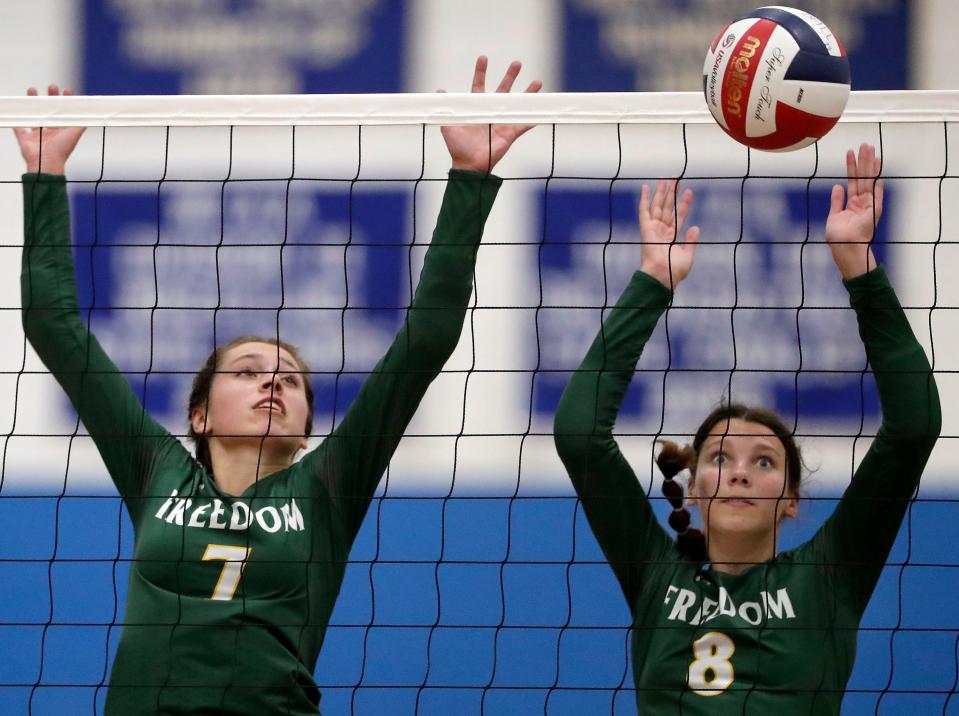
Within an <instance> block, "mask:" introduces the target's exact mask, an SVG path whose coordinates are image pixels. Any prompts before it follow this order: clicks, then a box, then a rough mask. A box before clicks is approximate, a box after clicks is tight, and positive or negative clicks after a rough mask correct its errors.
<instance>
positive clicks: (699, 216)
mask: <svg viewBox="0 0 959 716" xmlns="http://www.w3.org/2000/svg"><path fill="white" fill-rule="evenodd" d="M688 184H689V185H690V186H693V187H695V193H696V203H695V206H694V210H693V211H694V213H693V215H691V216H690V218H689V220H688V222H687V223H688V224H689V225H692V224H693V223H696V222H698V221H700V220H702V221H703V222H704V223H703V226H702V233H703V238H702V240H701V243H700V245H699V247H698V248H697V253H696V260H695V264H694V267H693V271H692V273H691V274H690V276H689V277H688V278H687V280H686V281H685V282H684V283H683V285H682V287H681V288H680V289H679V291H677V293H676V295H675V298H674V303H673V305H672V306H671V308H670V309H669V311H668V313H667V315H666V317H665V318H664V319H661V321H660V325H659V327H658V328H657V330H656V332H655V333H654V334H653V337H652V339H651V340H650V342H649V344H648V345H647V346H646V349H645V351H644V353H643V357H642V359H641V361H640V363H639V366H638V372H637V374H636V376H635V378H634V380H633V383H632V385H631V388H630V391H629V393H628V394H627V397H626V400H625V403H624V405H623V409H622V412H621V415H622V416H623V417H624V418H627V419H630V420H632V421H636V422H633V423H631V424H632V425H634V426H636V429H637V430H638V431H640V432H643V433H649V434H652V433H656V432H660V431H662V432H666V433H680V434H684V433H687V432H688V431H689V430H690V429H691V428H692V427H694V426H695V425H698V423H699V420H700V419H701V418H702V416H703V415H705V414H706V413H707V412H709V409H710V408H711V407H712V406H713V405H714V404H715V403H717V402H719V400H720V399H721V398H727V399H730V400H733V401H736V402H744V403H749V404H757V405H763V406H768V407H770V408H773V409H774V410H776V411H777V412H778V413H779V414H780V415H782V416H783V417H784V418H786V420H787V421H788V422H790V423H792V422H793V421H799V419H800V417H801V418H802V419H803V420H806V419H808V420H809V421H810V422H809V424H808V425H804V426H799V427H798V429H799V430H800V431H806V430H814V429H819V428H821V427H822V426H823V425H824V424H829V423H834V422H835V421H842V422H843V423H844V424H846V425H849V424H855V425H856V426H858V425H859V424H860V421H861V419H862V418H863V416H865V417H866V418H867V419H868V418H870V417H876V416H878V402H877V399H876V394H875V389H874V388H873V387H872V386H871V385H868V384H866V385H864V382H865V381H867V379H866V377H865V376H864V375H863V372H864V368H865V365H866V361H865V353H864V351H863V348H862V344H861V342H860V341H859V338H858V335H857V329H856V321H855V316H854V315H853V313H852V311H851V310H850V309H849V307H848V306H849V300H848V295H847V293H846V291H845V289H844V287H843V285H842V282H841V277H840V274H839V271H838V270H837V269H836V267H835V265H834V264H833V261H832V258H831V255H830V252H829V249H828V247H827V246H826V245H825V244H824V243H823V241H822V228H823V222H824V220H825V217H826V215H827V213H828V209H829V190H828V188H827V187H826V184H825V183H824V182H822V183H815V184H813V185H812V186H810V187H809V189H808V190H807V188H806V185H805V182H795V181H793V182H791V183H788V185H787V186H784V182H783V181H781V180H780V181H772V180H761V179H754V180H750V181H749V182H747V183H746V184H745V186H743V182H742V181H741V180H738V179H736V180H711V181H700V182H689V183H688ZM637 197H638V191H637V187H635V186H632V182H620V183H617V184H616V185H614V186H613V187H612V188H611V187H610V182H609V181H608V180H606V181H593V182H584V181H582V180H575V181H574V180H552V181H551V182H550V185H549V189H548V191H547V192H545V193H544V194H542V195H541V196H540V208H539V210H538V213H539V215H540V216H542V217H544V221H545V225H544V226H543V228H542V232H543V233H542V236H543V242H544V243H543V247H542V250H541V251H540V254H539V257H540V258H539V263H540V271H541V275H542V282H543V303H544V308H543V309H542V310H541V311H540V317H539V321H538V334H537V335H538V345H537V350H538V351H539V356H540V366H541V368H542V373H541V374H539V375H538V376H537V378H536V393H535V398H534V407H535V410H536V412H537V413H538V414H539V415H540V416H542V417H543V418H550V417H551V416H552V413H553V411H554V410H555V407H556V404H557V402H558V401H559V396H560V395H561V394H562V391H563V389H564V387H565V385H566V382H567V381H568V379H569V374H570V371H572V370H575V368H576V367H577V366H578V365H579V363H580V361H582V359H583V356H584V355H585V354H586V351H587V349H588V348H589V345H590V343H591V342H592V341H593V339H594V337H595V336H596V334H597V333H598V331H599V328H600V325H601V321H602V317H603V315H604V312H603V309H604V308H609V307H611V306H613V305H614V304H615V303H616V301H617V299H618V298H619V295H620V293H621V292H622V290H623V288H625V286H626V284H627V282H628V281H629V279H630V277H631V276H632V275H633V272H635V271H636V270H638V269H639V266H640V251H639V229H638V226H637V221H636V205H637ZM886 225H887V224H880V225H879V230H878V232H877V235H876V239H875V241H876V245H875V251H876V253H877V256H878V258H879V260H880V261H882V260H883V258H884V256H885V251H884V248H885V247H884V245H883V242H885V239H886V229H885V228H884V227H885V226H886ZM797 426H798V422H797Z"/></svg>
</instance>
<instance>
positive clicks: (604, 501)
mask: <svg viewBox="0 0 959 716" xmlns="http://www.w3.org/2000/svg"><path fill="white" fill-rule="evenodd" d="M675 191H676V182H663V181H661V182H659V185H658V187H657V189H656V192H655V194H654V195H653V198H652V201H651V202H650V200H649V189H648V187H646V186H643V190H642V194H641V197H640V206H639V225H640V237H641V242H642V243H641V252H642V263H641V270H640V271H638V272H636V274H635V275H634V276H633V278H632V280H631V281H630V283H629V285H628V286H627V288H626V290H625V291H624V292H623V295H622V296H621V297H620V299H619V301H618V302H617V304H616V306H615V307H614V308H613V309H612V310H611V311H610V313H609V316H608V317H607V318H606V320H605V322H604V323H603V326H602V328H601V329H600V332H599V335H597V336H596V339H595V340H594V341H593V344H592V346H590V349H589V352H588V353H587V354H586V357H585V358H584V359H583V362H582V364H581V365H580V367H579V369H578V370H577V371H576V372H575V373H574V374H573V376H572V378H571V379H570V381H569V384H568V385H567V386H566V390H565V391H563V397H562V398H561V400H560V403H559V407H558V408H557V410H556V419H555V423H554V430H553V432H554V440H555V442H556V450H557V452H558V453H559V456H560V459H561V460H562V461H563V464H564V465H565V466H566V470H567V472H568V473H569V476H570V480H571V481H572V483H573V486H574V487H575V488H576V493H577V494H578V495H579V497H580V500H581V501H582V504H583V509H584V511H585V513H586V517H587V519H588V520H589V524H590V526H591V527H592V529H593V533H594V534H595V535H596V539H597V540H598V542H599V544H600V547H602V549H603V552H604V554H605V555H606V558H607V559H608V560H609V563H610V566H611V567H612V568H613V571H614V572H615V574H616V577H617V579H618V580H619V583H620V585H621V586H622V588H623V592H624V594H625V595H626V599H627V602H628V603H629V605H630V607H632V606H633V604H634V603H635V596H636V593H637V590H638V588H639V586H640V584H641V582H642V573H643V570H644V566H645V564H646V563H648V562H649V561H650V560H655V559H656V558H657V557H658V556H660V555H662V554H664V553H665V552H666V550H667V549H668V548H669V547H670V546H671V544H672V540H671V539H670V538H669V537H668V535H667V534H666V531H665V530H664V529H663V528H662V527H661V526H660V525H659V523H658V521H657V520H656V517H655V515H654V514H653V511H652V509H651V507H650V505H649V502H648V500H647V498H646V495H645V493H644V492H643V490H642V487H641V486H640V484H639V481H638V480H637V478H636V475H635V473H634V472H633V470H632V468H631V467H630V465H629V463H628V462H627V461H626V458H625V457H624V456H623V454H622V452H620V449H619V445H618V444H617V443H616V440H615V438H614V437H613V426H614V424H615V422H616V417H617V416H618V414H619V409H620V405H621V404H622V401H623V396H624V395H625V394H626V390H627V388H628V387H629V383H630V381H631V380H632V377H633V371H634V370H635V368H636V363H637V361H638V360H639V357H640V354H641V353H642V351H643V348H644V346H645V345H646V342H647V341H648V340H649V337H650V336H651V335H652V332H653V329H654V328H655V327H656V322H657V321H658V320H659V317H660V315H661V314H662V313H663V311H665V310H666V308H667V306H668V305H669V303H670V300H671V297H672V292H671V289H675V287H677V286H678V285H679V284H680V283H681V282H682V281H683V280H684V279H685V278H686V276H687V274H688V273H689V271H690V269H691V267H692V261H693V254H694V251H695V244H696V241H697V240H698V238H699V229H698V227H691V228H690V229H689V230H688V231H687V232H686V237H685V242H678V241H677V239H678V237H679V235H680V232H681V231H682V227H683V223H684V222H685V219H686V215H687V213H688V211H689V207H690V205H691V203H692V192H690V191H689V190H687V191H686V192H685V193H684V194H683V197H682V200H681V201H680V203H679V207H678V215H677V213H676V212H675V211H674V208H675Z"/></svg>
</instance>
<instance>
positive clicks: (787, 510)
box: [782, 495, 799, 519]
mask: <svg viewBox="0 0 959 716" xmlns="http://www.w3.org/2000/svg"><path fill="white" fill-rule="evenodd" d="M798 514H799V497H798V496H797V495H793V496H791V497H784V498H783V511H782V516H783V517H789V518H792V519H795V518H796V516H797V515H798Z"/></svg>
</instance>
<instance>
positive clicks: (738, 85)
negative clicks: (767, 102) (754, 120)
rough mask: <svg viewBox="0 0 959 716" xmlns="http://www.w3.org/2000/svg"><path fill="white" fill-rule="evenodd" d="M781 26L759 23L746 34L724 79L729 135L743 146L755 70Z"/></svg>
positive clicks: (762, 21)
mask: <svg viewBox="0 0 959 716" xmlns="http://www.w3.org/2000/svg"><path fill="white" fill-rule="evenodd" d="M777 27H778V26H777V25H776V23H774V22H772V21H771V20H765V19H762V20H757V21H756V23H755V24H754V25H753V26H752V27H750V28H749V30H747V31H746V32H744V33H743V36H742V38H740V40H739V42H737V43H736V46H735V47H733V50H732V55H731V57H730V59H729V65H728V66H727V67H726V72H725V75H724V76H723V87H722V93H721V94H720V99H721V101H722V105H723V107H722V109H723V117H724V118H725V119H726V124H727V125H728V126H729V134H730V136H732V137H733V138H734V139H737V140H739V141H740V142H746V143H748V139H747V138H746V112H747V106H746V105H747V103H748V102H749V92H750V90H751V89H752V86H753V80H754V79H755V77H756V68H757V67H758V66H759V58H760V57H762V53H763V48H764V47H765V46H766V43H767V42H768V41H769V36H770V35H772V34H773V31H774V30H775V29H776V28H777Z"/></svg>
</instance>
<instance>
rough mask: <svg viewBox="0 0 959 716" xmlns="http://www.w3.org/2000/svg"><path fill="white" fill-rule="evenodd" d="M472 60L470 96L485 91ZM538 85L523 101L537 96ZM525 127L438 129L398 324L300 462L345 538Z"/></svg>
mask: <svg viewBox="0 0 959 716" xmlns="http://www.w3.org/2000/svg"><path fill="white" fill-rule="evenodd" d="M486 66H487V60H486V58H485V57H480V58H479V59H478V60H477V62H476V67H475V70H474V74H473V92H483V91H485V78H486ZM520 67H521V65H520V63H519V62H513V63H512V64H511V65H510V66H509V69H508V70H507V71H506V74H505V75H504V77H503V80H502V81H501V82H500V84H499V87H498V88H497V92H509V91H510V89H511V88H512V86H513V83H514V81H515V79H516V76H517V75H518V74H519V71H520ZM540 87H541V83H540V82H538V81H534V82H532V83H531V84H530V85H529V87H528V88H527V90H526V91H527V92H537V91H539V89H540ZM529 129H530V127H528V126H521V127H517V126H500V125H493V126H492V127H491V126H488V125H480V126H476V125H474V126H466V127H444V128H443V138H444V140H445V141H446V146H447V148H448V149H449V152H450V157H451V159H452V169H451V170H450V173H449V181H448V183H447V186H446V194H445V195H444V197H443V204H442V207H441V209H440V213H439V217H438V219H437V221H436V229H435V231H434V232H433V239H432V242H431V244H430V247H429V249H428V250H427V252H426V258H425V260H424V263H423V270H422V273H421V274H420V280H419V284H418V286H417V288H416V291H415V293H414V296H413V301H412V303H411V305H410V308H409V311H408V312H407V315H406V321H405V322H404V324H403V326H402V328H401V329H400V331H399V333H398V334H397V336H396V338H395V339H394V341H393V344H392V345H391V346H390V348H389V350H388V351H387V352H386V355H385V356H383V358H382V359H381V360H380V362H379V363H377V365H376V367H374V368H373V371H372V373H371V374H370V376H369V378H367V380H366V382H365V383H364V385H363V387H362V388H361V390H360V392H359V395H358V396H357V398H356V400H355V401H354V402H353V405H352V406H351V407H350V409H349V411H348V412H347V414H346V416H345V417H344V418H343V421H342V422H341V423H340V424H339V426H338V427H337V428H336V430H335V431H334V432H333V434H332V435H331V436H330V437H329V438H328V439H327V440H326V442H324V444H323V445H322V446H321V447H320V448H319V449H318V450H316V451H315V452H314V453H312V454H311V455H308V456H307V458H306V459H307V460H309V461H312V462H313V463H314V465H315V473H314V474H319V475H321V476H323V478H324V479H325V480H326V481H327V489H328V490H329V491H330V493H331V494H332V496H333V497H334V498H336V499H337V500H339V502H340V505H341V512H342V514H343V515H344V516H345V521H346V527H347V529H348V530H350V532H351V534H352V535H355V534H356V532H357V531H358V530H359V528H360V524H361V523H362V521H363V517H364V515H365V514H366V510H367V508H368V506H369V503H370V500H371V499H372V497H373V493H374V492H375V490H376V485H377V484H378V483H379V480H380V477H381V476H382V474H383V471H384V470H385V469H386V466H387V464H388V463H389V461H390V458H391V457H392V455H393V452H394V450H395V449H396V446H397V444H398V443H399V441H400V438H402V436H403V433H404V432H405V430H406V427H407V425H409V422H410V420H411V419H412V418H413V414H414V413H415V412H416V409H417V407H418V406H419V404H420V401H421V400H422V398H423V395H424V394H425V393H426V389H427V388H428V387H429V385H430V383H431V382H432V381H433V379H434V378H435V377H436V375H437V374H438V373H439V371H440V369H441V368H442V367H443V365H444V364H445V363H446V361H447V359H448V358H449V357H450V355H451V354H452V353H453V350H454V349H455V348H456V344H457V343H458V342H459V338H460V333H461V332H462V329H463V321H464V318H465V316H466V306H467V304H468V302H469V298H470V294H471V293H472V289H473V270H474V268H475V265H476V253H477V250H478V248H479V243H480V239H481V238H482V236H483V228H484V226H485V223H486V218H487V216H488V215H489V212H490V210H491V209H492V206H493V200H494V199H495V198H496V193H497V191H498V189H499V186H500V183H501V180H500V179H499V178H497V177H495V176H492V175H491V174H490V173H489V172H490V171H492V169H493V168H494V167H495V166H496V163H497V162H498V161H499V160H500V159H502V157H503V156H504V155H505V154H506V152H507V150H508V149H509V148H510V146H512V144H513V142H514V141H516V139H518V138H519V137H520V136H521V135H522V134H523V133H525V132H526V131H528V130H529Z"/></svg>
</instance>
